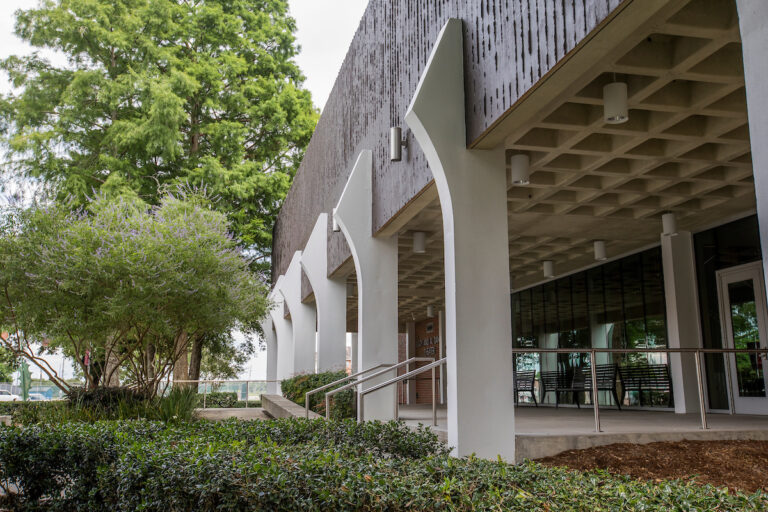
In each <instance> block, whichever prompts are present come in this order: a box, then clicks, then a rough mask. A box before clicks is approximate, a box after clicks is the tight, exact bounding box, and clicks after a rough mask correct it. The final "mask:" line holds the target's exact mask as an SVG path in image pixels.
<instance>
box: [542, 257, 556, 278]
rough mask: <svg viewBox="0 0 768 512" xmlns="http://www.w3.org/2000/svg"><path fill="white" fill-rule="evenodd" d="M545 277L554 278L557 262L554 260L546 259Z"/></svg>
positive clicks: (544, 264)
mask: <svg viewBox="0 0 768 512" xmlns="http://www.w3.org/2000/svg"><path fill="white" fill-rule="evenodd" d="M543 267H544V277H546V278H547V279H552V278H553V277H555V263H554V262H553V261H552V260H544V262H543Z"/></svg>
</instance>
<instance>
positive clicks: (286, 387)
mask: <svg viewBox="0 0 768 512" xmlns="http://www.w3.org/2000/svg"><path fill="white" fill-rule="evenodd" d="M346 376H347V374H346V372H343V371H341V372H323V373H311V374H305V375H297V376H295V377H292V378H290V379H285V380H283V381H282V382H281V383H280V389H282V391H283V396H284V397H285V398H287V399H288V400H290V401H292V402H296V403H297V404H299V405H301V406H302V407H303V406H304V395H305V394H306V392H307V391H312V390H313V389H317V388H319V387H321V386H325V385H326V384H330V383H331V382H335V381H337V380H339V379H343V378H344V377H346ZM337 387H340V386H334V387H332V388H330V389H327V390H325V391H326V392H327V391H332V390H334V389H336V388H337ZM309 401H310V404H309V408H310V409H311V410H312V411H314V412H316V413H318V414H320V415H322V416H325V394H324V392H320V393H315V394H312V395H310V396H309ZM331 417H332V418H333V419H344V418H354V417H355V394H354V392H353V391H352V390H347V391H341V392H339V393H338V394H336V395H333V397H332V398H331Z"/></svg>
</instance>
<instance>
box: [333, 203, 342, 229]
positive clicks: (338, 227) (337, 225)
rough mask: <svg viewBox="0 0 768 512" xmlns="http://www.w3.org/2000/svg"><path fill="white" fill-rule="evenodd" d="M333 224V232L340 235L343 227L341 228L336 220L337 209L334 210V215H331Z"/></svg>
mask: <svg viewBox="0 0 768 512" xmlns="http://www.w3.org/2000/svg"><path fill="white" fill-rule="evenodd" d="M331 222H332V223H333V232H334V233H338V232H339V231H341V227H340V226H339V223H338V221H337V220H336V208H334V209H333V213H331Z"/></svg>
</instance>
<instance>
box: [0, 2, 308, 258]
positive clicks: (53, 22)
mask: <svg viewBox="0 0 768 512" xmlns="http://www.w3.org/2000/svg"><path fill="white" fill-rule="evenodd" d="M295 29H296V26H295V22H294V20H293V19H292V18H291V17H290V16H289V15H288V7H287V2H286V1H285V0H44V1H42V2H41V5H40V7H39V8H37V9H31V10H27V11H18V12H17V14H16V33H17V34H18V35H19V36H20V37H21V38H22V39H24V40H26V41H28V42H29V43H30V44H32V45H33V46H35V47H39V48H46V49H52V50H56V51H58V52H61V53H63V54H64V55H65V56H66V57H67V60H68V62H67V65H66V66H63V67H57V66H55V65H53V64H51V63H50V62H48V61H46V60H45V59H43V58H42V57H40V56H39V55H37V54H35V55H32V56H30V57H11V58H8V59H6V60H5V61H3V62H2V63H1V64H0V68H1V69H3V70H5V71H6V72H7V73H8V74H9V76H10V78H11V80H12V83H13V85H14V86H15V87H16V88H17V89H18V91H19V92H17V93H10V94H8V95H7V96H5V97H2V98H0V142H2V143H3V144H4V145H5V148H6V150H7V152H8V155H9V160H8V162H6V164H7V165H6V167H7V168H8V169H12V170H13V171H14V172H15V173H16V174H17V175H18V176H21V177H24V178H35V179H39V180H40V181H41V182H42V184H43V188H44V190H45V191H47V192H48V193H49V194H50V195H52V196H53V197H55V198H57V199H59V200H63V199H67V200H68V201H74V204H75V205H76V206H83V205H85V204H86V203H87V202H88V197H89V196H91V195H93V191H94V190H99V189H103V188H109V189H119V190H126V189H128V190H132V191H135V192H136V193H137V194H138V195H139V197H140V198H141V199H142V200H144V201H146V202H148V203H150V204H153V205H157V204H159V202H160V199H161V196H162V191H163V190H164V189H165V188H164V187H166V186H175V185H178V184H179V183H184V184H187V185H190V186H194V187H197V188H206V189H207V190H208V192H209V195H210V197H217V198H218V201H216V203H215V204H216V208H218V209H219V210H220V211H222V212H224V213H225V214H226V215H227V216H228V218H229V220H230V222H231V228H232V230H233V232H234V234H235V236H236V237H237V238H238V239H239V240H240V243H241V244H243V245H244V246H245V247H246V248H247V249H248V250H249V251H250V252H251V253H252V254H253V255H254V261H255V262H256V264H255V267H256V268H258V269H259V270H261V271H265V270H266V268H267V267H268V261H269V256H270V253H271V239H272V227H273V224H274V220H275V217H276V214H277V211H278V208H279V206H280V204H281V202H282V199H283V198H284V196H285V194H286V192H287V190H288V187H289V186H290V182H291V179H292V176H293V174H294V173H295V170H296V168H297V165H298V162H299V161H300V159H301V158H302V156H303V150H304V148H305V146H306V144H307V143H308V142H309V138H310V137H311V135H312V132H313V130H314V127H315V124H316V121H317V112H316V111H315V109H314V108H313V106H312V101H311V97H310V94H309V92H307V91H306V90H304V89H303V88H302V81H303V77H302V75H301V73H300V71H299V69H298V67H297V66H296V64H295V62H294V60H293V58H294V57H295V55H296V53H297V47H296V44H295V39H294V35H293V34H294V32H295Z"/></svg>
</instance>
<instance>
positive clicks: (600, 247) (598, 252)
mask: <svg viewBox="0 0 768 512" xmlns="http://www.w3.org/2000/svg"><path fill="white" fill-rule="evenodd" d="M607 259H608V255H607V253H606V251H605V240H595V260H597V261H605V260H607Z"/></svg>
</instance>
